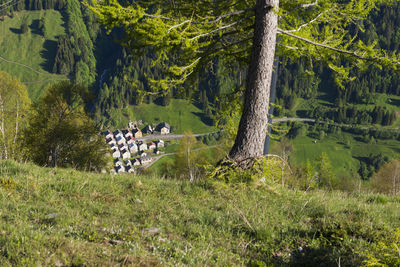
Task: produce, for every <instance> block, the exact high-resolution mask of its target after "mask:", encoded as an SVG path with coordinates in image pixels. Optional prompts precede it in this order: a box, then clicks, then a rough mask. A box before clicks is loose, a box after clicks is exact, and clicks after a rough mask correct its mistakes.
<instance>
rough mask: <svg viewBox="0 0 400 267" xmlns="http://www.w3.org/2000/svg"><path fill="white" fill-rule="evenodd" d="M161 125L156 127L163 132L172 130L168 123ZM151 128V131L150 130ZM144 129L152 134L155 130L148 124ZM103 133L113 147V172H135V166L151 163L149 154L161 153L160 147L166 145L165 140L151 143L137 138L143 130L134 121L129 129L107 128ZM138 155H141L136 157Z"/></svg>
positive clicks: (166, 132)
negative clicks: (114, 129)
mask: <svg viewBox="0 0 400 267" xmlns="http://www.w3.org/2000/svg"><path fill="white" fill-rule="evenodd" d="M159 126H162V127H159ZM159 126H157V127H156V129H159V131H160V132H161V133H162V134H168V133H169V132H170V126H169V125H168V124H167V123H162V124H159ZM149 128H150V129H151V131H150V132H149V131H148V130H149ZM161 130H162V131H161ZM144 131H145V133H150V134H151V133H153V132H154V129H153V128H152V127H151V126H149V125H148V126H146V127H145V128H144ZM103 135H104V136H105V139H106V142H107V144H108V145H109V146H110V148H111V151H112V157H113V158H114V170H113V171H112V172H113V173H123V172H128V173H134V172H135V169H134V166H140V165H145V164H148V163H150V162H151V161H152V157H151V156H150V155H149V154H150V153H155V154H158V153H160V152H159V149H160V148H162V147H164V145H165V144H164V141H163V140H158V141H156V142H149V143H146V142H144V141H140V140H137V138H141V137H142V135H143V134H142V131H141V130H140V129H139V128H138V127H137V126H136V125H135V124H132V123H129V127H128V128H127V129H124V130H116V131H114V132H112V131H110V130H107V131H105V132H103ZM138 155H139V156H140V157H138V158H134V157H136V156H138Z"/></svg>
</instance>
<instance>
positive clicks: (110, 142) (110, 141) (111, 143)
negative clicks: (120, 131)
mask: <svg viewBox="0 0 400 267" xmlns="http://www.w3.org/2000/svg"><path fill="white" fill-rule="evenodd" d="M107 144H109V145H110V146H111V145H116V144H117V141H115V139H107Z"/></svg>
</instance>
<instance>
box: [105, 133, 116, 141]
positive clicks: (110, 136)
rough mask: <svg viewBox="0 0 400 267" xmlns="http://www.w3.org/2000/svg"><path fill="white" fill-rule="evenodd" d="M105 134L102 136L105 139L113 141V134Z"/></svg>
mask: <svg viewBox="0 0 400 267" xmlns="http://www.w3.org/2000/svg"><path fill="white" fill-rule="evenodd" d="M105 133H106V134H104V136H105V137H106V139H107V140H108V139H110V138H111V139H114V134H113V133H112V132H110V131H106V132H105Z"/></svg>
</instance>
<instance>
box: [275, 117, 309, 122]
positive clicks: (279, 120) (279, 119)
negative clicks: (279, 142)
mask: <svg viewBox="0 0 400 267" xmlns="http://www.w3.org/2000/svg"><path fill="white" fill-rule="evenodd" d="M283 121H309V122H315V120H314V119H307V118H286V117H285V118H278V119H272V123H277V122H283Z"/></svg>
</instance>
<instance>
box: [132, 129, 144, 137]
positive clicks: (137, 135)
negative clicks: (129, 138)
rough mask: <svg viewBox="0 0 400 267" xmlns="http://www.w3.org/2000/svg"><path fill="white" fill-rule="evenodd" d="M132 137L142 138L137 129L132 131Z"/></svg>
mask: <svg viewBox="0 0 400 267" xmlns="http://www.w3.org/2000/svg"><path fill="white" fill-rule="evenodd" d="M132 135H133V137H135V138H140V137H143V133H142V131H141V130H140V129H137V128H136V129H133V130H132Z"/></svg>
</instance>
